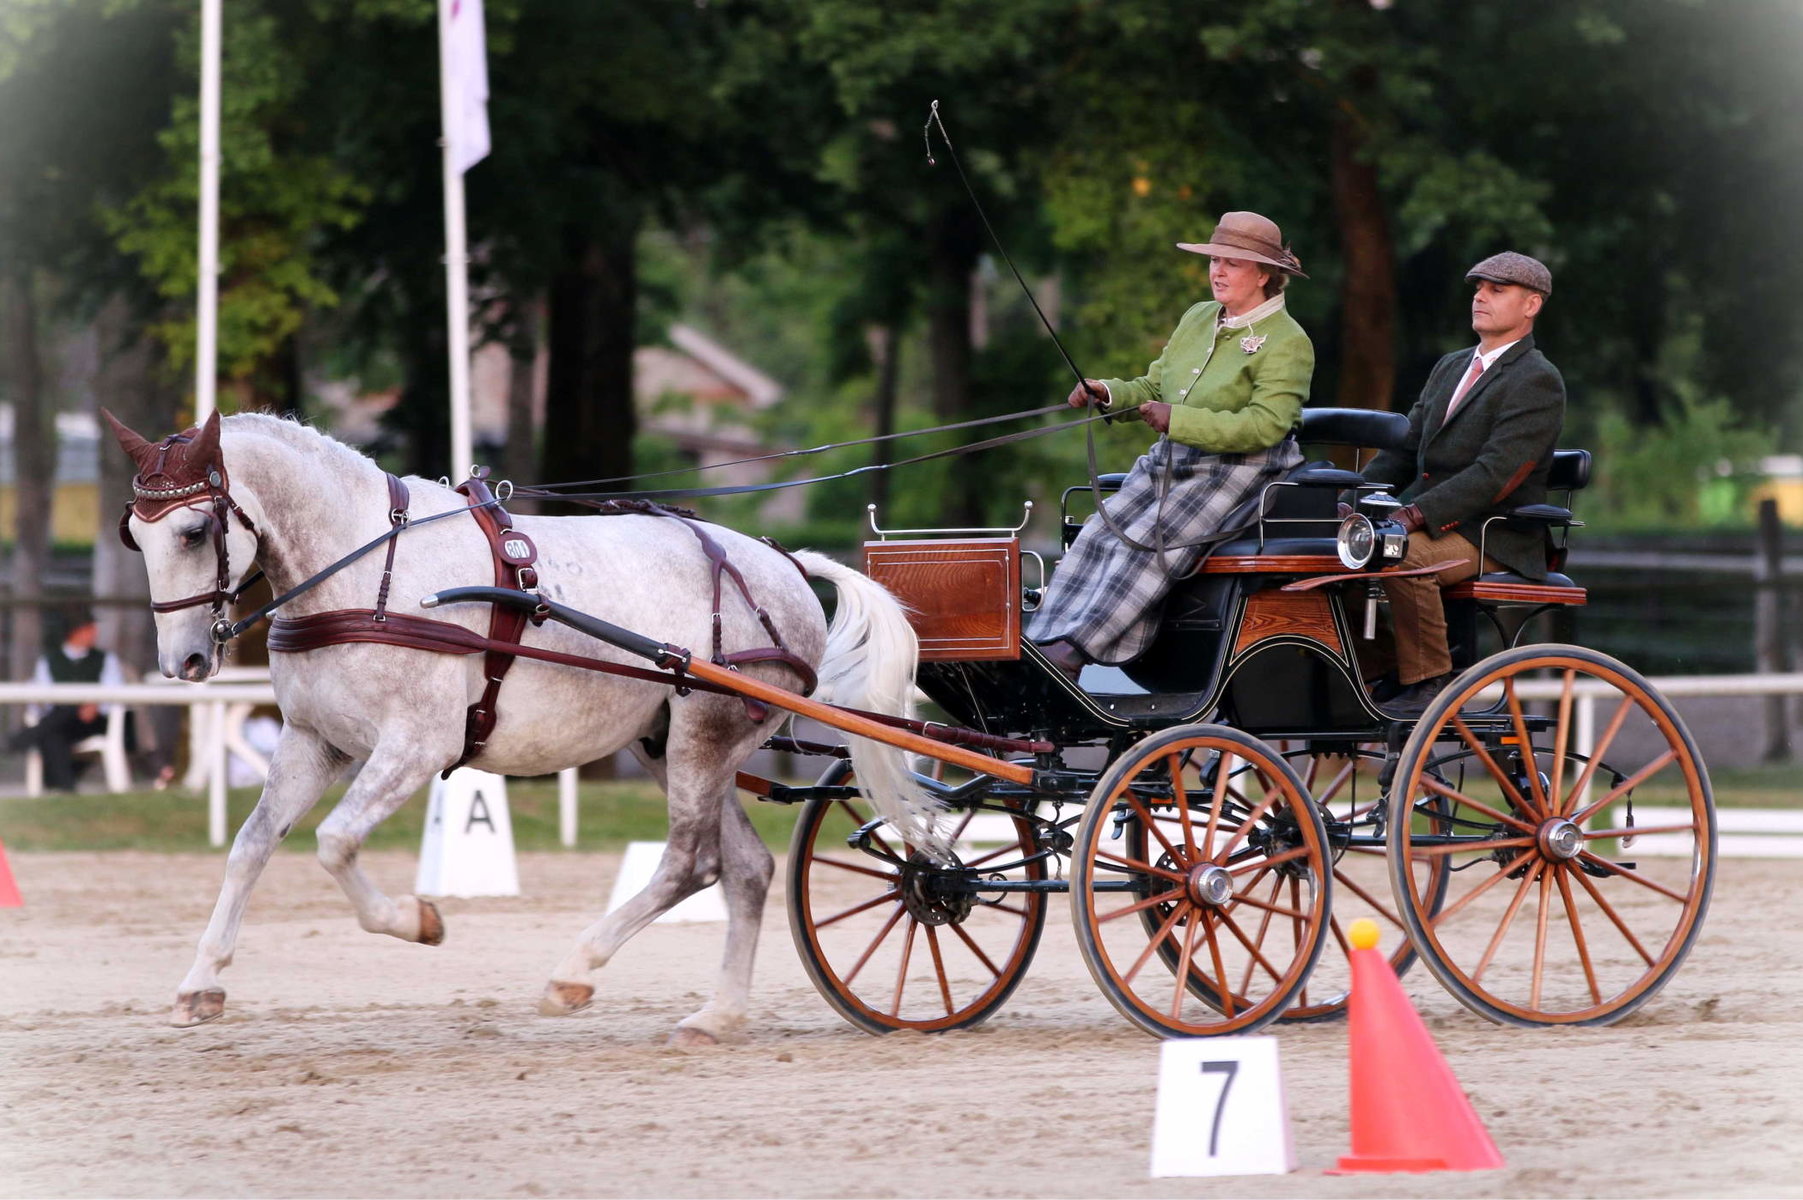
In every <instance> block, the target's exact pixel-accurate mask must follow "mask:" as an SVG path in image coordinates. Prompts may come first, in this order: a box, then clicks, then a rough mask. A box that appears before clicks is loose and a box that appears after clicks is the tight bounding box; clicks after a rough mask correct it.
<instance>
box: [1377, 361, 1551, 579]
mask: <svg viewBox="0 0 1803 1200" xmlns="http://www.w3.org/2000/svg"><path fill="white" fill-rule="evenodd" d="M1471 355H1472V351H1471V350H1459V351H1457V352H1455V353H1452V354H1448V355H1447V356H1446V357H1445V358H1442V359H1441V360H1440V361H1439V362H1438V363H1436V364H1434V369H1433V372H1432V373H1431V374H1430V375H1429V376H1428V377H1427V385H1426V386H1425V387H1423V388H1422V389H1421V398H1420V399H1419V400H1417V401H1416V402H1415V406H1414V407H1413V408H1412V409H1410V410H1409V434H1408V441H1407V442H1406V443H1405V444H1404V445H1403V446H1401V447H1400V448H1398V449H1395V450H1385V451H1384V452H1382V453H1381V454H1379V455H1378V456H1377V457H1376V458H1374V459H1373V460H1372V461H1371V465H1370V466H1368V467H1366V468H1365V472H1364V474H1365V480H1366V482H1368V483H1382V484H1386V485H1388V486H1390V487H1392V488H1398V487H1399V488H1402V491H1401V492H1399V493H1397V495H1398V498H1399V499H1402V500H1405V501H1409V502H1411V503H1413V504H1414V505H1415V506H1416V507H1417V508H1419V509H1420V510H1421V515H1422V517H1423V518H1424V519H1425V521H1426V525H1425V528H1424V530H1423V531H1424V532H1426V533H1427V534H1429V535H1430V536H1432V537H1436V538H1438V537H1441V536H1443V535H1445V534H1447V533H1450V532H1454V531H1456V532H1458V533H1459V534H1460V535H1462V536H1463V537H1464V538H1466V540H1468V541H1469V542H1470V543H1471V544H1472V545H1474V546H1476V545H1478V544H1479V539H1480V538H1483V539H1484V540H1483V546H1484V549H1485V551H1486V553H1488V555H1489V556H1490V557H1491V558H1493V559H1495V560H1496V561H1498V562H1500V563H1502V564H1503V565H1504V566H1506V567H1508V568H1509V569H1510V570H1511V571H1514V572H1516V573H1517V574H1520V575H1525V576H1526V577H1528V578H1529V579H1545V578H1546V535H1545V534H1544V533H1543V532H1541V531H1538V530H1535V531H1523V530H1514V529H1507V528H1505V527H1504V526H1503V524H1502V523H1501V522H1498V523H1497V524H1495V525H1492V526H1491V527H1490V532H1489V534H1488V536H1487V537H1485V535H1484V534H1483V533H1482V529H1483V523H1484V518H1486V517H1490V516H1494V515H1496V514H1497V513H1501V512H1504V511H1506V510H1508V509H1511V508H1517V507H1520V506H1521V505H1524V504H1540V503H1543V502H1544V501H1545V500H1546V475H1547V471H1548V470H1549V469H1550V468H1551V467H1552V462H1553V448H1554V445H1555V444H1556V443H1557V441H1558V439H1559V430H1560V428H1561V427H1562V426H1563V424H1564V422H1565V381H1564V379H1562V378H1561V377H1560V375H1559V371H1558V368H1556V367H1554V366H1553V364H1552V363H1550V362H1548V361H1547V360H1546V356H1545V355H1544V354H1541V353H1540V351H1538V350H1536V349H1534V339H1533V338H1532V337H1531V336H1529V337H1525V338H1522V339H1521V340H1520V341H1519V342H1517V343H1515V345H1513V346H1511V347H1509V349H1508V350H1507V351H1506V352H1505V353H1504V354H1503V356H1502V357H1501V358H1499V359H1497V360H1496V362H1495V363H1494V364H1492V365H1491V367H1490V368H1489V369H1488V370H1487V371H1485V372H1484V373H1483V374H1482V375H1480V376H1478V379H1477V382H1476V383H1474V384H1473V385H1472V386H1471V390H1470V391H1469V392H1467V393H1466V394H1465V397H1464V399H1462V400H1461V401H1459V406H1458V407H1457V408H1456V409H1454V410H1453V413H1452V418H1451V419H1450V420H1448V419H1447V416H1446V405H1447V402H1448V401H1449V400H1451V399H1452V394H1453V392H1454V391H1456V390H1457V388H1458V386H1459V382H1460V380H1462V379H1463V378H1464V376H1465V373H1466V372H1467V371H1468V370H1469V369H1470V367H1471Z"/></svg>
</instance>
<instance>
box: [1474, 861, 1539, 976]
mask: <svg viewBox="0 0 1803 1200" xmlns="http://www.w3.org/2000/svg"><path fill="white" fill-rule="evenodd" d="M1545 866H1546V864H1545V863H1535V864H1534V869H1533V870H1531V871H1529V872H1528V873H1527V874H1526V875H1523V876H1522V877H1521V886H1520V887H1518V888H1516V889H1515V895H1514V896H1513V897H1512V898H1511V899H1510V901H1509V907H1508V909H1507V910H1506V911H1505V912H1504V913H1503V916H1502V921H1501V922H1500V923H1498V925H1497V926H1496V932H1495V933H1494V934H1492V935H1490V944H1489V945H1488V946H1485V947H1484V957H1482V958H1480V959H1478V961H1477V966H1476V967H1473V968H1472V971H1471V982H1473V983H1476V982H1478V981H1479V980H1481V979H1483V977H1484V972H1485V971H1487V970H1489V969H1490V961H1491V959H1493V958H1495V957H1496V952H1497V951H1498V950H1500V949H1502V944H1503V939H1504V938H1505V937H1507V936H1508V934H1509V926H1511V925H1513V924H1514V923H1515V914H1516V913H1518V912H1520V911H1521V902H1522V901H1523V900H1526V899H1527V898H1528V889H1529V888H1531V887H1533V886H1534V881H1535V880H1536V879H1538V878H1539V876H1540V872H1541V871H1542V870H1543V869H1544V868H1545Z"/></svg>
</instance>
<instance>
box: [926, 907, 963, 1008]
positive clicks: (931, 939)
mask: <svg viewBox="0 0 1803 1200" xmlns="http://www.w3.org/2000/svg"><path fill="white" fill-rule="evenodd" d="M927 949H928V950H929V951H930V952H931V953H932V955H933V973H934V974H935V975H937V976H938V977H939V996H940V999H942V1000H944V1001H945V1015H946V1016H948V1017H949V1016H951V1015H952V1014H953V1013H955V1012H956V1011H957V1010H956V1009H955V1008H953V1007H952V982H951V980H950V978H948V977H947V976H946V973H945V959H944V958H942V957H941V956H940V954H939V931H938V930H937V929H935V928H934V927H933V926H931V925H928V926H927Z"/></svg>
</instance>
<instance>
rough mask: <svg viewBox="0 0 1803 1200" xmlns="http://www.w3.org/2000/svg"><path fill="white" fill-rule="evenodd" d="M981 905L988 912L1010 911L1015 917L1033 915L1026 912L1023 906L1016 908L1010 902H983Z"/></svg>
mask: <svg viewBox="0 0 1803 1200" xmlns="http://www.w3.org/2000/svg"><path fill="white" fill-rule="evenodd" d="M983 907H984V908H986V909H988V910H989V911H990V912H1005V913H1012V914H1013V915H1014V916H1017V917H1030V916H1032V915H1033V914H1032V913H1030V912H1028V911H1027V910H1026V909H1024V908H1016V907H1014V905H1012V904H1004V903H1001V902H999V901H998V902H997V903H995V904H985V905H984V906H983Z"/></svg>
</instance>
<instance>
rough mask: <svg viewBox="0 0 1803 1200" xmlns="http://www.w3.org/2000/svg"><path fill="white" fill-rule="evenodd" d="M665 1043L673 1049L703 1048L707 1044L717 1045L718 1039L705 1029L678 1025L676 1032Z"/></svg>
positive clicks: (707, 1045) (706, 1046)
mask: <svg viewBox="0 0 1803 1200" xmlns="http://www.w3.org/2000/svg"><path fill="white" fill-rule="evenodd" d="M664 1044H665V1045H667V1046H669V1047H670V1048H671V1049H673V1050H704V1049H706V1048H708V1047H709V1046H718V1045H719V1044H720V1039H719V1038H717V1037H715V1036H714V1035H713V1034H711V1033H709V1032H708V1031H707V1030H705V1029H696V1028H694V1027H692V1026H688V1025H678V1026H677V1027H676V1032H675V1033H673V1034H671V1035H670V1040H669V1041H668V1042H666V1043H664Z"/></svg>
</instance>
